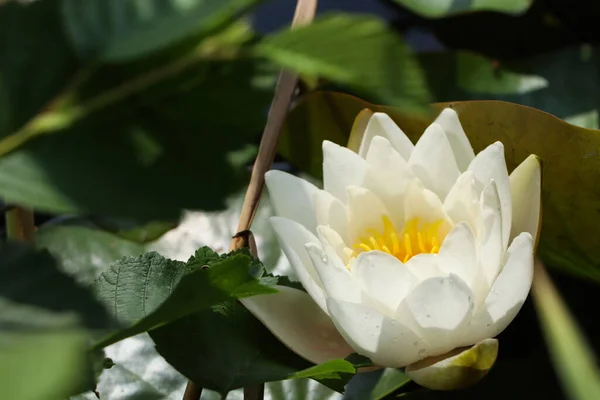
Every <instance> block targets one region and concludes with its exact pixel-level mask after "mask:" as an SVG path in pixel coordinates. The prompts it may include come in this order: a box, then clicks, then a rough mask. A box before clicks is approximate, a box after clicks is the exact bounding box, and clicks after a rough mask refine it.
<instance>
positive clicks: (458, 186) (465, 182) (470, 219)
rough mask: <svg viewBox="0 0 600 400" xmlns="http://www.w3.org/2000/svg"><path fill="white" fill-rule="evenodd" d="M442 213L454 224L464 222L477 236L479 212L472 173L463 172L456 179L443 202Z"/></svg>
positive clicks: (479, 219)
mask: <svg viewBox="0 0 600 400" xmlns="http://www.w3.org/2000/svg"><path fill="white" fill-rule="evenodd" d="M444 211H446V213H447V214H448V217H450V219H451V220H452V222H454V223H455V224H457V223H459V222H461V221H465V222H467V223H468V224H469V226H470V227H471V229H473V232H474V233H475V234H476V235H478V234H479V232H478V229H479V226H480V224H481V210H480V207H479V192H478V191H477V189H476V185H475V176H474V175H473V172H471V171H465V172H463V173H462V174H461V175H460V176H459V177H458V179H457V180H456V183H455V184H454V186H452V189H450V193H448V196H446V199H445V200H444Z"/></svg>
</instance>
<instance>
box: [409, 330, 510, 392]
mask: <svg viewBox="0 0 600 400" xmlns="http://www.w3.org/2000/svg"><path fill="white" fill-rule="evenodd" d="M497 357H498V340H497V339H484V340H482V341H481V342H479V343H477V344H475V345H474V346H472V347H469V348H464V347H463V348H458V349H454V350H452V351H451V352H449V353H446V354H444V355H441V356H437V357H430V358H426V359H424V360H421V361H419V362H416V363H414V364H411V365H409V366H408V367H406V371H405V374H406V375H407V376H408V377H409V378H411V379H412V380H413V381H415V382H416V383H418V384H419V385H421V386H423V387H426V388H428V389H432V390H456V389H464V388H467V387H469V386H472V385H474V384H476V383H477V382H479V381H480V380H481V379H482V378H483V377H484V376H486V375H487V373H488V372H489V371H490V369H492V367H493V366H494V363H495V362H496V358H497Z"/></svg>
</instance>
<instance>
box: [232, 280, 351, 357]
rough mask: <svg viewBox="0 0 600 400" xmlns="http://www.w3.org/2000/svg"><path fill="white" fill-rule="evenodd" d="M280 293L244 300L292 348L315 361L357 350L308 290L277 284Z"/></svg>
mask: <svg viewBox="0 0 600 400" xmlns="http://www.w3.org/2000/svg"><path fill="white" fill-rule="evenodd" d="M277 290H279V292H278V293H275V294H268V295H259V296H253V297H247V298H245V299H241V300H240V301H241V302H242V304H244V306H245V307H246V308H247V309H248V310H250V312H251V313H252V314H254V316H255V317H256V318H258V319H259V320H260V321H261V322H262V323H263V324H265V326H266V327H267V328H268V329H269V330H270V331H271V332H272V333H273V334H274V335H275V336H276V337H277V338H278V339H279V340H280V341H281V342H283V343H284V344H285V345H286V346H288V347H289V348H290V349H291V350H292V351H294V352H295V353H297V354H299V355H300V356H301V357H303V358H305V359H307V360H308V361H310V362H313V363H315V364H319V363H323V362H325V361H329V360H332V359H335V358H345V357H346V356H348V354H350V353H353V350H352V348H351V347H350V346H349V345H348V343H346V341H345V340H344V339H343V338H342V336H341V335H340V333H339V332H338V330H337V329H336V327H335V325H333V322H332V321H331V318H329V316H328V315H327V314H325V313H324V312H323V311H322V310H321V309H320V308H319V306H318V305H317V304H316V303H315V302H314V300H313V299H312V298H311V297H310V296H309V295H308V294H307V293H305V292H303V291H301V290H297V289H293V288H290V287H287V286H277Z"/></svg>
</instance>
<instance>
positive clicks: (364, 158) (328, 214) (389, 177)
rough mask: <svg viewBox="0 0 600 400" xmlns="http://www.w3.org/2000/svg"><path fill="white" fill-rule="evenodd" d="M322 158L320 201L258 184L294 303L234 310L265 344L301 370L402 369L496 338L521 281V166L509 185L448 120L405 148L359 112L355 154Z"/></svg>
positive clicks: (533, 224)
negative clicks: (260, 331) (258, 328)
mask: <svg viewBox="0 0 600 400" xmlns="http://www.w3.org/2000/svg"><path fill="white" fill-rule="evenodd" d="M323 158H324V160H323V179H324V190H320V189H318V188H317V187H315V186H314V185H312V184H310V183H308V182H306V181H305V180H302V179H300V178H297V177H295V176H292V175H290V174H287V173H284V172H280V171H270V172H269V173H268V174H267V175H266V181H267V186H268V189H269V192H270V195H271V199H272V201H273V204H274V207H275V211H276V214H277V216H276V217H273V218H272V219H271V221H272V225H273V227H274V229H275V231H276V233H277V236H278V239H279V242H280V243H281V246H282V248H283V251H284V253H285V255H286V256H287V258H288V259H289V261H290V263H291V265H292V267H293V268H294V270H295V272H296V273H297V275H298V277H299V279H300V281H301V282H302V285H303V286H304V288H305V289H306V292H308V294H306V293H304V292H302V291H300V290H296V289H291V288H287V287H280V288H279V289H280V290H281V292H280V293H278V294H275V295H269V296H257V297H252V298H249V299H245V300H243V301H244V304H245V305H246V306H247V307H248V308H249V309H250V310H251V311H252V312H253V313H254V314H255V315H256V316H257V317H258V318H259V319H261V320H262V321H263V323H265V325H266V326H267V327H269V329H270V330H271V331H272V332H273V333H274V334H275V335H276V336H278V337H279V338H280V339H281V340H282V341H283V342H284V343H286V344H287V345H288V346H289V347H290V348H291V349H292V350H294V351H296V352H297V353H298V354H300V355H301V356H303V357H305V358H307V359H308V360H310V361H313V362H315V363H319V362H323V361H326V360H328V359H331V358H336V357H344V356H346V355H348V354H349V353H351V352H353V351H356V352H358V353H360V354H362V355H365V356H367V357H369V358H370V359H371V360H372V361H373V362H374V363H375V364H377V365H380V366H383V367H404V366H408V365H411V364H414V363H416V362H418V361H420V360H423V359H425V358H429V357H434V356H439V355H443V354H445V353H448V352H450V351H452V350H454V349H457V348H461V347H464V346H472V345H474V344H476V343H479V342H481V341H483V340H484V339H488V338H493V337H494V336H496V335H498V334H499V333H500V332H502V331H503V330H504V329H505V328H506V327H507V326H508V324H509V323H510V322H511V321H512V320H513V318H514V317H515V316H516V314H517V313H518V311H519V309H520V308H521V305H522V304H523V302H524V301H525V299H526V298H527V295H528V293H529V289H530V287H531V283H532V277H533V254H534V247H535V243H536V237H537V233H538V224H539V216H540V190H541V182H540V179H541V176H540V165H539V162H538V160H537V158H536V157H535V156H530V157H529V158H527V159H526V160H525V161H524V162H523V163H522V164H521V165H519V166H518V167H517V168H516V169H515V170H514V171H513V172H512V174H511V175H510V177H509V175H508V173H507V168H506V163H505V160H504V147H503V145H502V143H500V142H496V143H494V144H492V145H490V146H488V147H487V148H486V149H484V150H483V151H482V152H480V153H479V154H477V156H475V154H474V152H473V149H472V147H471V145H470V143H469V140H468V139H467V137H466V135H465V132H464V130H463V128H462V126H461V124H460V122H459V120H458V116H457V114H456V112H455V111H454V110H452V109H449V108H448V109H445V110H443V112H442V113H441V114H440V115H439V117H438V118H437V119H436V120H435V122H434V123H432V124H431V125H430V126H429V127H428V128H427V130H426V131H425V133H424V134H423V135H422V137H421V138H420V139H419V141H418V142H417V144H416V145H413V143H411V141H410V140H409V138H408V137H407V136H406V135H405V134H404V133H403V132H402V130H401V129H400V128H398V126H396V124H395V123H394V122H393V121H392V120H391V118H390V117H389V116H387V115H386V114H382V113H375V114H372V116H371V117H370V119H369V121H368V125H367V126H366V130H365V132H364V135H363V138H362V142H361V144H360V148H359V150H358V154H357V153H355V152H353V151H351V150H350V149H348V148H345V147H341V146H338V145H336V144H334V143H331V142H328V141H325V142H324V143H323ZM331 322H333V325H332V323H331ZM334 326H335V328H334ZM338 332H339V334H338ZM340 334H341V337H340ZM342 338H343V339H342ZM494 357H495V356H494ZM409 369H410V368H409ZM407 371H408V369H407Z"/></svg>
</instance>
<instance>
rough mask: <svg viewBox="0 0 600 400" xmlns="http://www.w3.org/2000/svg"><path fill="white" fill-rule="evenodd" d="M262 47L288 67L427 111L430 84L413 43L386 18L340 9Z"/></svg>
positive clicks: (267, 40) (259, 47)
mask: <svg viewBox="0 0 600 400" xmlns="http://www.w3.org/2000/svg"><path fill="white" fill-rule="evenodd" d="M256 52H257V53H258V54H259V55H262V56H264V57H266V58H268V59H270V60H273V61H275V62H276V63H278V64H280V65H281V66H283V67H285V68H289V69H291V70H294V71H297V72H299V73H300V74H305V75H308V76H321V77H323V78H327V79H329V80H332V81H334V82H337V83H342V84H345V85H348V86H349V87H352V88H355V89H357V90H359V91H361V92H362V93H366V94H369V95H371V96H373V97H375V98H376V99H378V100H379V101H382V102H384V103H387V104H393V105H395V106H398V107H401V108H404V109H408V110H413V111H415V110H416V111H422V110H423V109H424V107H425V104H426V103H427V102H428V100H429V93H428V91H427V87H426V83H425V80H424V77H423V74H422V73H421V69H420V67H419V65H418V63H417V60H416V58H415V57H414V55H413V54H412V53H411V51H410V49H409V48H408V46H407V45H406V44H405V43H404V42H403V41H402V39H401V38H400V37H398V36H397V35H396V34H395V33H394V32H393V31H391V30H390V29H388V28H387V27H386V26H385V24H384V23H383V22H381V21H380V20H378V19H376V18H373V17H368V16H350V15H344V14H336V15H334V16H329V17H325V18H320V19H318V20H317V21H315V22H314V23H313V24H311V25H310V26H305V27H300V28H298V29H294V30H286V31H284V32H281V33H277V34H275V35H272V36H268V37H266V38H265V39H264V40H262V41H261V42H260V43H259V44H258V45H257V47H256Z"/></svg>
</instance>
